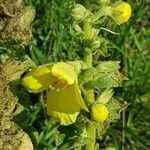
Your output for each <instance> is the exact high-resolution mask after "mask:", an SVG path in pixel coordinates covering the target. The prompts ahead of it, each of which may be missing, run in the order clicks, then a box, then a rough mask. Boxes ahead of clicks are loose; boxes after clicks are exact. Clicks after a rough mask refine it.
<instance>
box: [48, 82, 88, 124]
mask: <svg viewBox="0 0 150 150" xmlns="http://www.w3.org/2000/svg"><path fill="white" fill-rule="evenodd" d="M81 109H85V110H87V111H88V109H87V107H86V105H85V103H84V101H83V99H82V97H81V94H80V90H79V88H78V86H77V83H76V82H75V83H74V84H73V85H68V86H67V87H66V88H64V89H62V90H61V91H60V92H56V91H55V90H49V92H48V100H47V113H48V114H49V115H51V116H53V117H55V118H56V120H58V121H59V122H60V124H62V125H69V124H72V123H74V122H75V121H76V117H77V115H78V114H79V112H80V110H81Z"/></svg>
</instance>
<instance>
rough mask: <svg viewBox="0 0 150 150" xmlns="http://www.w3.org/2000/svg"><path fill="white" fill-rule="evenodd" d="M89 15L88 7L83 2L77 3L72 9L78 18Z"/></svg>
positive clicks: (72, 14)
mask: <svg viewBox="0 0 150 150" xmlns="http://www.w3.org/2000/svg"><path fill="white" fill-rule="evenodd" d="M86 15H87V10H86V8H85V7H84V6H83V5H81V4H76V5H75V7H74V8H73V9H72V12H71V16H72V17H73V18H74V19H75V20H76V21H78V20H81V19H83V18H84V17H85V16H86Z"/></svg>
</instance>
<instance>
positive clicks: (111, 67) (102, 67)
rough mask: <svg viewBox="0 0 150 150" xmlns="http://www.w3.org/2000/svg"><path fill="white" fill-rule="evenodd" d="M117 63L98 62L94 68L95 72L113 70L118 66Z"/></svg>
mask: <svg viewBox="0 0 150 150" xmlns="http://www.w3.org/2000/svg"><path fill="white" fill-rule="evenodd" d="M119 63H120V62H119V61H103V62H99V64H98V65H97V66H96V68H95V69H96V70H97V73H100V72H114V71H117V70H118V69H119V68H120V66H119Z"/></svg>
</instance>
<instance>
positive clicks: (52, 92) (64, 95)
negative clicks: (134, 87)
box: [22, 62, 87, 125]
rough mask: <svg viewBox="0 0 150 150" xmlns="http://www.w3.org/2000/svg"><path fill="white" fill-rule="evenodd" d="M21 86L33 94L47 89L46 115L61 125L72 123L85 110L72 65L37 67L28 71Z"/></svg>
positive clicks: (75, 70) (75, 72) (60, 64)
mask: <svg viewBox="0 0 150 150" xmlns="http://www.w3.org/2000/svg"><path fill="white" fill-rule="evenodd" d="M22 84H23V85H24V86H25V87H26V89H27V90H28V91H29V92H33V93H38V92H41V91H43V90H45V89H48V95H47V113H48V115H51V116H53V117H54V118H56V120H57V121H58V122H60V124H62V125H69V124H72V123H74V122H75V121H76V118H77V116H78V114H79V112H80V110H81V109H85V110H87V107H86V105H85V103H84V101H83V99H82V96H81V93H80V90H79V87H78V83H77V69H76V68H75V66H74V64H71V63H70V64H69V63H64V62H59V63H55V64H47V65H42V66H39V67H37V68H35V69H33V70H31V71H29V73H28V74H27V75H26V76H25V77H24V78H23V79H22Z"/></svg>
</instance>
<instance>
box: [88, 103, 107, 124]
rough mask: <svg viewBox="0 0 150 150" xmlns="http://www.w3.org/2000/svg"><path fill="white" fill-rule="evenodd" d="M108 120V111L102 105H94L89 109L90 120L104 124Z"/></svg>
mask: <svg viewBox="0 0 150 150" xmlns="http://www.w3.org/2000/svg"><path fill="white" fill-rule="evenodd" d="M107 118H108V109H107V107H106V106H105V105H104V104H95V105H94V106H93V107H92V109H91V119H92V120H94V121H96V122H104V121H105V120H106V119H107Z"/></svg>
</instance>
